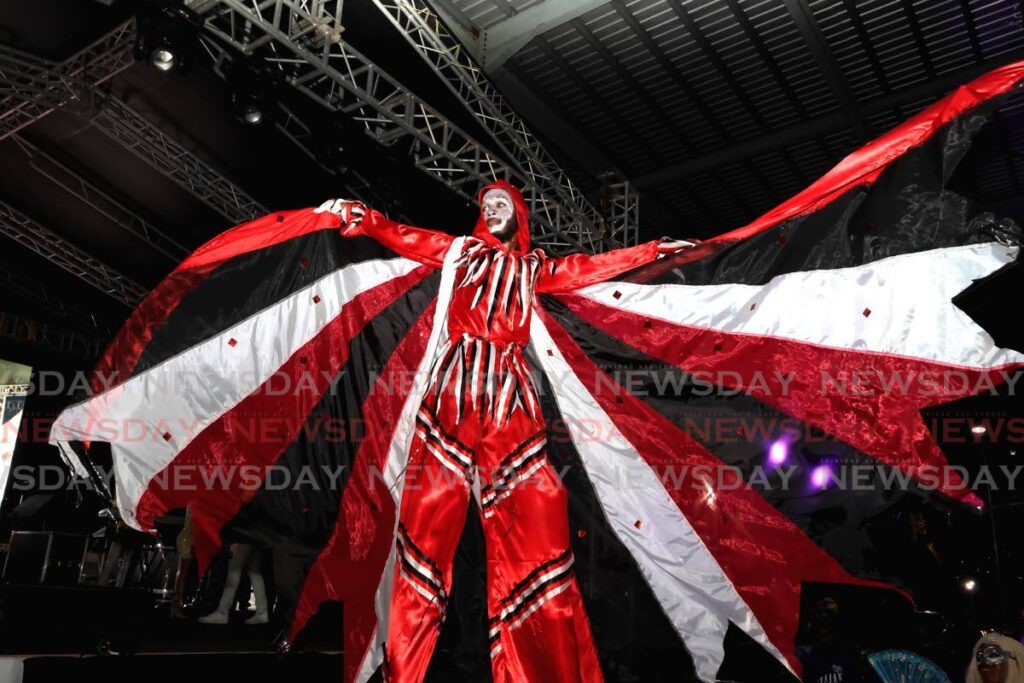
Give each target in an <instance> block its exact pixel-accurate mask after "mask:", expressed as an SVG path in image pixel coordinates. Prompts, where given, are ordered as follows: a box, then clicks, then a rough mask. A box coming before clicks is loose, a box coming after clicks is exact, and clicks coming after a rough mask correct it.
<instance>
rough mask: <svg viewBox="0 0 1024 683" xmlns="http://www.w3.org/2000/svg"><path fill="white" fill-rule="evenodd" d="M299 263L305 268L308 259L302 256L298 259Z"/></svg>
mask: <svg viewBox="0 0 1024 683" xmlns="http://www.w3.org/2000/svg"><path fill="white" fill-rule="evenodd" d="M299 265H300V266H302V267H303V268H305V267H306V266H308V265H309V259H308V258H306V257H305V256H303V257H302V258H300V259H299Z"/></svg>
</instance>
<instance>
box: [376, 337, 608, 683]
mask: <svg viewBox="0 0 1024 683" xmlns="http://www.w3.org/2000/svg"><path fill="white" fill-rule="evenodd" d="M476 341H477V340H474V339H468V340H467V341H466V343H464V344H462V345H461V346H460V348H458V349H457V350H456V354H457V355H456V361H455V362H459V363H462V362H464V361H466V360H468V359H469V358H470V354H471V353H472V352H471V351H470V348H471V347H472V346H473V345H475V344H476ZM510 353H512V354H515V355H519V356H520V358H519V359H518V360H519V361H521V360H522V359H521V353H522V351H521V348H520V347H518V346H514V347H512V348H511V351H510ZM464 369H465V370H466V372H467V377H468V376H475V375H469V374H468V373H469V371H470V368H469V366H468V365H467V366H466V367H465V368H464ZM480 377H481V378H482V375H481V376H480ZM477 388H478V391H477V392H476V396H477V400H475V401H472V400H466V399H467V397H469V396H471V395H473V392H472V391H471V390H470V389H471V388H470V387H467V386H466V385H465V384H463V385H461V386H460V385H457V384H455V383H450V384H448V385H444V384H441V385H440V387H439V389H438V390H437V391H432V392H430V393H428V394H427V397H426V398H425V400H424V402H423V405H422V407H421V409H420V413H419V416H418V418H417V430H416V436H415V438H414V441H413V446H412V451H411V453H410V457H409V465H408V467H407V469H406V472H405V483H404V486H403V491H402V501H401V508H400V512H399V525H398V534H397V538H396V557H397V559H396V562H395V570H394V580H393V589H392V597H391V604H390V616H389V624H388V637H387V643H386V648H385V665H384V671H385V678H386V680H387V681H395V682H401V683H406V682H409V681H417V682H418V681H421V680H423V677H424V675H425V673H426V670H427V666H428V664H429V663H430V658H431V654H432V652H433V650H434V645H435V643H436V641H437V637H438V634H439V631H440V626H441V622H442V620H443V619H444V616H445V612H446V608H447V598H448V594H449V592H450V589H451V582H452V558H453V556H454V553H455V549H456V545H457V544H458V540H459V537H460V535H461V534H462V528H463V525H464V524H465V521H466V514H467V509H468V505H469V497H470V495H474V480H476V482H477V483H476V485H477V486H478V487H479V492H478V493H476V494H475V495H477V496H478V497H479V501H480V502H479V504H478V508H477V509H478V510H481V513H480V514H481V522H482V525H483V532H484V544H485V547H486V562H487V602H488V623H489V631H490V637H491V640H490V651H491V665H492V671H493V674H494V680H495V681H502V682H506V681H537V682H540V681H544V682H545V683H547V682H560V681H588V682H589V681H600V680H602V676H601V671H600V666H599V663H598V659H597V655H596V650H595V647H594V644H593V640H592V637H591V634H590V627H589V624H588V621H587V617H586V614H585V612H584V607H583V603H582V599H581V596H580V593H579V588H578V586H577V583H576V579H575V577H574V574H573V570H572V559H573V558H572V552H571V550H570V549H569V522H568V509H567V493H566V491H565V488H564V487H563V486H562V485H561V482H560V479H559V478H558V476H557V473H556V472H555V471H554V468H553V467H552V465H551V464H550V463H549V462H548V461H547V458H546V456H545V444H546V429H545V425H544V422H543V420H542V419H541V417H540V415H539V413H538V414H537V415H536V416H534V415H531V414H530V412H529V411H528V410H527V409H526V406H525V405H524V406H522V407H517V408H516V409H515V410H513V411H512V413H511V416H510V417H509V418H508V419H507V421H501V420H499V419H493V417H494V415H495V413H494V411H492V410H490V409H489V406H488V403H487V401H486V400H485V398H484V397H485V395H486V393H485V391H484V390H483V387H482V386H478V387H477ZM531 389H532V387H531Z"/></svg>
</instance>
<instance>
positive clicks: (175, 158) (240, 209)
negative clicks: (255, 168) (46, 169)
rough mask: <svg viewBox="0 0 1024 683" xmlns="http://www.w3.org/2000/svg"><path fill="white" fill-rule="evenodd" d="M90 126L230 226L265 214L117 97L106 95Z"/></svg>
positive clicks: (239, 191) (264, 209)
mask: <svg viewBox="0 0 1024 683" xmlns="http://www.w3.org/2000/svg"><path fill="white" fill-rule="evenodd" d="M92 125H93V126H94V127H95V128H96V129H97V130H100V131H102V132H103V133H105V134H106V135H108V136H109V137H110V138H112V139H113V140H114V141H115V142H117V143H118V144H120V145H122V146H123V147H124V148H125V149H126V150H128V151H129V152H131V153H132V154H134V155H135V156H137V157H138V158H139V159H141V160H142V161H144V162H146V163H147V164H149V165H150V166H152V167H153V168H154V169H156V170H157V171H159V172H160V173H161V174H163V175H164V176H166V177H167V178H169V179H170V180H172V181H174V182H175V183H177V184H178V185H180V186H181V187H182V188H184V189H185V190H187V191H188V192H189V193H191V194H192V195H193V196H195V197H196V198H197V199H199V200H200V201H202V202H203V203H204V204H206V205H207V206H209V207H210V208H211V209H213V210H214V211H216V212H217V213H219V214H220V215H222V216H224V217H225V218H227V219H228V220H230V221H232V222H233V223H244V222H246V221H250V220H252V219H254V218H257V217H259V216H262V215H265V214H267V213H269V211H268V210H267V209H266V208H264V207H263V206H262V205H260V204H259V202H257V201H256V200H255V199H253V198H252V197H250V196H249V195H248V194H246V193H245V192H244V191H243V190H242V189H241V188H239V187H238V186H237V185H235V184H234V183H232V182H231V181H230V180H228V179H227V178H225V177H224V176H223V175H221V174H220V172H218V171H217V170H216V169H214V168H213V167H212V166H210V165H209V164H207V163H206V162H205V161H203V160H202V159H200V158H199V157H197V156H196V155H195V154H193V153H192V152H190V151H189V150H187V149H185V147H184V146H182V145H181V143H179V142H177V141H176V140H172V139H171V138H170V137H168V136H167V135H165V134H164V132H163V131H161V130H160V129H159V128H157V127H156V126H155V125H153V124H152V123H150V122H149V121H147V120H146V119H145V118H144V117H143V116H142V115H141V114H139V113H138V112H136V111H135V110H134V109H132V108H131V107H130V106H128V105H127V104H126V103H124V102H122V101H121V100H119V99H118V98H117V97H114V96H109V97H107V98H106V100H105V101H104V103H103V106H102V108H101V110H100V114H99V115H98V116H96V117H94V118H93V119H92Z"/></svg>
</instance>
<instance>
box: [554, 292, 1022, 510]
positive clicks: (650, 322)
mask: <svg viewBox="0 0 1024 683" xmlns="http://www.w3.org/2000/svg"><path fill="white" fill-rule="evenodd" d="M560 298H561V299H562V301H564V302H565V303H566V305H568V306H569V308H570V309H571V310H572V311H573V312H575V313H576V314H577V315H578V316H580V318H582V319H583V320H586V321H587V322H589V323H590V324H591V325H594V326H595V327H597V328H598V329H601V330H604V331H605V332H607V333H608V334H611V335H612V336H614V337H616V338H618V339H621V340H622V341H624V342H626V343H627V344H630V345H631V346H633V347H634V348H637V349H639V350H641V351H643V352H644V353H646V354H648V355H650V356H653V357H654V358H658V359H660V360H663V361H665V362H667V363H671V364H672V365H676V366H678V367H680V368H682V369H684V370H686V371H688V372H691V373H693V372H709V373H714V372H717V371H726V370H727V371H730V372H731V373H735V374H734V376H735V377H736V379H737V381H736V382H734V383H732V384H729V385H728V386H729V388H742V389H744V391H746V393H748V394H749V395H751V396H754V397H755V398H757V399H759V400H761V401H764V402H765V403H768V404H769V405H772V406H775V407H776V408H778V409H780V410H782V411H783V412H785V413H787V414H789V415H792V416H794V417H797V418H799V419H801V420H803V421H805V422H807V423H809V424H812V425H814V426H816V427H819V428H821V429H822V430H824V431H825V432H826V433H828V434H832V435H833V436H835V437H837V438H839V439H841V440H842V441H844V442H845V443H848V444H849V445H851V446H853V447H854V448H856V449H857V450H859V451H862V452H864V453H866V454H868V455H870V456H872V457H874V458H877V459H878V460H880V461H881V462H883V463H886V464H888V465H891V466H892V467H896V468H898V469H900V470H902V471H904V472H908V473H911V474H913V475H914V476H915V478H917V479H918V480H920V481H922V482H923V483H926V484H928V485H934V484H938V490H940V491H942V492H943V493H945V494H947V495H949V496H951V497H952V498H955V499H957V500H960V501H961V502H963V503H967V504H969V505H973V506H975V507H979V508H980V507H982V505H983V504H982V502H981V499H980V498H978V496H976V495H975V494H974V493H972V492H971V491H970V490H969V489H968V488H966V487H964V486H962V485H961V484H962V481H961V480H960V478H959V477H958V476H955V472H951V473H950V475H951V476H950V477H949V479H948V482H946V481H938V482H936V481H934V480H933V478H935V477H936V473H937V472H938V471H939V468H943V467H945V466H946V465H948V463H947V461H946V457H945V455H944V454H943V453H942V450H941V449H940V448H939V445H938V444H937V443H936V442H935V440H934V439H933V438H932V436H931V434H930V433H929V431H928V428H927V426H926V425H925V422H924V419H923V418H922V417H921V413H920V411H921V409H922V408H925V407H928V406H933V405H938V404H941V403H946V402H948V401H952V400H954V399H957V398H962V397H964V396H969V395H971V394H973V393H976V391H977V390H978V389H977V387H979V386H980V387H985V386H998V385H999V384H1000V383H1002V381H1003V377H1004V374H1003V373H1005V371H1006V370H1009V369H1012V368H1013V367H1016V366H1012V365H1008V366H1004V367H998V368H991V369H978V368H959V367H955V368H954V367H951V366H948V365H946V364H942V363H937V362H933V361H927V360H923V359H919V358H912V357H907V356H896V355H890V354H884V353H877V352H866V351H855V350H850V349H834V348H829V347H825V346H818V345H815V344H809V343H805V342H798V341H794V340H791V339H781V338H773V337H764V336H758V335H745V334H734V333H726V332H721V331H719V330H709V329H703V328H698V327H690V326H684V325H676V324H673V323H670V322H667V321H664V320H659V319H656V318H649V317H647V316H643V315H640V314H636V313H631V312H628V311H623V310H621V309H615V308H611V307H608V306H605V305H603V304H600V303H598V302H596V301H594V300H593V299H588V298H586V297H584V296H581V295H578V294H566V295H562V296H561V297H560ZM853 370H857V371H860V374H859V375H858V377H859V378H861V379H863V384H858V385H857V391H852V390H849V389H847V390H845V391H839V390H835V391H832V390H829V391H823V390H822V386H821V385H822V374H821V373H822V372H827V373H829V374H830V376H832V377H840V376H842V375H843V374H844V373H849V372H851V371H853ZM950 370H956V371H957V372H961V373H963V374H964V375H965V376H966V377H967V378H968V381H967V382H965V383H963V384H957V383H953V382H950V383H948V386H946V383H941V382H936V383H934V386H933V384H932V383H929V382H927V381H926V380H927V378H929V377H932V378H934V377H936V376H940V377H941V376H942V375H943V373H944V372H948V371H950ZM779 372H782V374H783V377H785V380H786V383H785V384H784V383H783V377H780V375H779ZM787 373H792V374H791V375H790V376H786V375H787ZM727 376H728V375H726V377H727ZM893 377H899V378H901V381H905V382H906V383H905V385H903V386H901V387H899V391H897V392H895V393H894V392H892V391H890V390H887V387H885V386H883V384H882V382H883V381H885V378H893ZM946 484H948V486H947V485H946Z"/></svg>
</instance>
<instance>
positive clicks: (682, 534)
mask: <svg viewBox="0 0 1024 683" xmlns="http://www.w3.org/2000/svg"><path fill="white" fill-rule="evenodd" d="M530 343H531V344H533V346H534V350H535V352H536V355H537V357H538V358H539V359H540V363H541V365H542V366H543V369H544V372H545V373H546V374H547V376H548V378H549V380H550V383H551V388H552V391H553V393H554V396H555V400H556V401H557V402H558V408H559V410H560V411H561V412H562V416H563V418H564V421H565V423H566V425H567V426H568V429H569V435H570V437H571V438H572V440H573V444H574V445H575V447H576V450H577V451H578V452H579V454H580V458H581V460H582V462H583V466H584V469H586V472H587V476H588V477H589V479H590V481H591V483H592V484H593V485H594V490H595V492H596V493H597V497H598V499H599V500H600V501H601V507H602V509H603V510H604V514H605V517H607V519H608V522H609V524H610V525H611V528H612V530H613V531H614V532H615V535H616V536H617V537H618V538H619V540H620V541H622V543H623V544H624V545H625V546H626V548H627V549H628V550H629V552H630V554H631V555H632V556H633V558H634V559H635V560H636V563H637V566H638V567H639V568H640V571H641V572H642V574H643V576H644V579H646V581H647V584H648V585H649V586H650V588H651V591H652V592H653V594H654V596H655V598H656V599H657V600H658V603H659V604H660V605H661V607H662V609H663V610H664V611H665V614H666V615H667V616H668V618H669V621H670V622H671V623H672V625H673V626H674V627H675V629H676V632H677V633H679V635H680V637H681V638H682V639H683V641H684V642H685V643H686V647H687V649H688V650H689V652H690V655H691V656H692V657H693V661H694V664H695V666H696V670H697V674H698V676H700V678H701V680H703V681H706V682H707V683H713V681H714V680H715V675H716V673H717V672H718V669H719V667H720V666H721V664H722V659H723V657H724V654H725V652H724V639H725V633H726V629H727V628H728V626H729V622H730V621H732V622H733V623H734V624H736V626H737V627H739V628H741V629H742V630H743V631H744V632H745V633H746V634H747V635H749V636H750V637H751V638H753V639H754V640H755V641H757V642H758V643H760V644H761V645H762V646H763V647H764V648H765V649H767V650H768V651H769V652H770V653H771V654H772V655H773V656H774V657H776V658H777V659H778V660H779V661H780V662H782V663H783V664H784V665H785V666H786V667H787V668H789V663H788V662H787V661H786V658H785V657H784V656H783V655H782V654H781V653H780V652H779V650H778V649H777V648H776V647H775V646H774V645H773V644H772V643H771V641H770V640H769V639H768V637H767V635H766V634H765V632H764V629H763V628H762V627H761V624H760V623H758V621H757V618H756V617H755V616H754V613H753V612H752V611H751V609H750V607H748V606H747V604H746V602H744V600H743V598H742V597H740V595H739V593H738V592H737V591H736V588H735V587H734V586H733V585H732V582H731V581H729V578H728V577H727V576H726V575H725V574H724V573H723V572H722V568H721V567H720V566H719V564H718V562H717V560H715V558H714V556H713V555H712V554H711V552H710V551H709V550H708V549H707V547H706V546H705V545H704V542H703V541H702V540H701V539H700V537H699V536H698V535H697V532H696V531H694V529H693V527H692V526H691V525H690V523H689V521H687V519H686V517H685V516H684V515H683V513H682V512H681V511H680V510H679V507H678V506H677V505H676V504H675V502H674V501H673V500H672V498H671V497H670V496H669V494H668V492H667V491H666V490H665V488H664V486H663V485H662V482H661V480H660V479H659V478H658V475H657V474H656V473H655V472H654V471H653V470H652V469H651V467H650V466H649V465H648V464H647V462H646V461H645V460H644V459H643V457H642V456H641V455H640V454H639V453H638V452H637V450H636V448H635V447H634V446H633V444H632V443H630V442H629V440H628V439H626V437H625V436H623V434H622V433H621V432H620V431H619V430H618V429H617V428H616V427H615V424H614V423H613V422H612V421H611V418H610V417H609V416H608V414H607V413H605V412H604V410H603V409H602V408H601V406H600V405H599V404H598V403H597V400H596V399H595V398H594V397H593V396H592V395H591V394H590V392H589V391H587V389H586V387H584V386H583V384H582V383H581V382H580V380H579V378H577V377H576V375H575V373H574V372H573V371H572V369H571V368H570V367H569V365H568V363H566V361H565V358H564V357H563V356H562V353H561V351H560V350H559V348H558V347H557V346H556V345H555V343H554V341H553V340H552V339H551V336H550V334H549V333H548V331H547V328H546V327H545V326H544V323H543V322H541V320H540V317H539V316H536V315H535V316H533V321H532V325H531V328H530ZM549 351H550V352H551V354H552V355H548V352H549ZM587 425H601V438H599V439H598V438H594V435H593V434H590V433H588V432H587V429H586V427H587ZM637 520H639V521H640V522H641V524H640V528H637V527H636V526H635V523H636V522H637Z"/></svg>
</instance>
